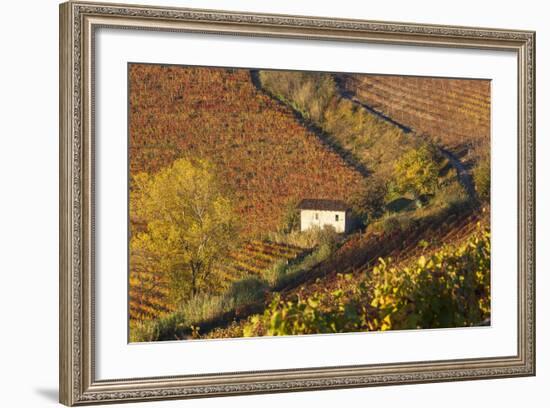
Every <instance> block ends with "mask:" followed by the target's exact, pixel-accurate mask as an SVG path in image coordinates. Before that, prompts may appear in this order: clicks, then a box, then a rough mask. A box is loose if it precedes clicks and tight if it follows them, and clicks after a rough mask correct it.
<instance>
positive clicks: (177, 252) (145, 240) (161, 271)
mask: <svg viewBox="0 0 550 408" xmlns="http://www.w3.org/2000/svg"><path fill="white" fill-rule="evenodd" d="M130 216H131V218H132V221H133V224H135V225H136V227H135V228H133V229H132V237H131V240H130V249H131V253H132V255H135V256H136V257H140V262H141V263H143V262H145V263H148V268H147V269H149V270H154V271H155V273H156V274H157V275H158V276H162V277H164V278H165V279H166V281H168V282H169V287H170V290H171V293H170V295H169V296H170V298H171V299H172V300H173V301H174V302H179V301H181V300H183V299H185V298H189V297H194V296H196V295H197V294H198V293H200V292H203V291H205V290H206V288H213V287H214V286H215V285H214V283H215V281H216V279H217V277H216V276H214V275H215V274H213V271H214V270H215V266H216V265H218V264H219V263H220V262H222V261H223V259H224V257H225V256H226V255H227V254H228V252H229V250H230V249H231V247H232V243H233V242H234V241H235V236H236V223H235V217H234V214H233V208H232V204H231V201H230V199H229V198H228V195H227V194H226V192H225V191H224V189H223V187H222V185H221V184H220V183H219V182H218V180H217V179H216V174H215V170H214V168H213V166H212V164H211V163H209V162H207V161H205V160H199V159H196V160H187V159H179V160H176V161H175V162H174V163H173V164H172V165H171V166H169V167H167V168H165V169H163V170H161V171H160V172H159V173H157V174H155V175H152V176H151V175H148V174H146V173H140V174H138V175H136V176H135V177H134V178H133V180H132V192H131V195H130Z"/></svg>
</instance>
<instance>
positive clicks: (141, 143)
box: [129, 64, 363, 236]
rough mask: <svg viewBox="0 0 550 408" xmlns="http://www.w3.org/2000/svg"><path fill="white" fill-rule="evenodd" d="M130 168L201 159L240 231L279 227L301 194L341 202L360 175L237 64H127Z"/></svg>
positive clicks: (358, 182)
mask: <svg viewBox="0 0 550 408" xmlns="http://www.w3.org/2000/svg"><path fill="white" fill-rule="evenodd" d="M129 82H130V84H129V89H130V107H131V109H130V113H129V133H130V135H129V137H130V143H129V145H130V171H131V174H134V175H135V174H136V173H138V172H141V171H144V172H148V173H153V172H155V171H157V170H159V169H161V168H163V167H165V166H167V165H169V164H170V163H171V162H172V161H173V160H175V159H176V158H179V157H201V158H206V159H208V160H210V161H212V162H213V163H215V164H216V165H217V166H218V169H219V178H220V180H223V181H224V182H225V183H226V184H227V187H228V189H229V190H231V191H232V192H233V193H234V199H235V202H236V207H237V212H238V215H239V218H240V219H241V220H242V231H243V233H244V234H245V235H248V236H252V235H255V234H258V233H264V232H266V231H272V230H275V229H277V227H278V226H279V225H280V222H281V218H282V216H283V213H284V210H285V208H286V207H287V206H288V204H289V203H290V202H292V201H298V200H300V199H302V198H306V197H307V198H332V199H343V200H346V199H348V198H349V197H350V195H351V194H353V192H354V191H356V189H357V188H359V186H360V185H361V182H362V179H363V178H362V176H361V174H360V173H359V172H358V171H356V170H355V169H354V168H353V167H352V166H350V165H349V164H348V163H346V161H345V160H344V159H343V158H342V157H341V156H340V155H339V154H337V153H335V152H334V151H333V150H332V149H331V148H329V147H327V145H326V144H325V143H323V141H322V140H321V139H319V138H318V137H317V136H316V135H315V133H314V132H312V131H310V130H308V129H306V128H305V127H304V126H302V125H301V124H300V123H299V122H298V121H297V120H296V118H295V116H294V113H293V112H292V110H291V109H289V108H287V107H285V106H283V105H281V104H280V103H278V102H277V101H275V100H273V99H271V98H269V97H268V96H267V95H265V94H263V93H262V92H259V91H258V90H257V89H256V88H255V87H254V85H253V83H252V82H251V78H250V72H249V71H248V70H239V69H221V68H194V67H182V66H165V65H147V64H131V65H130V67H129Z"/></svg>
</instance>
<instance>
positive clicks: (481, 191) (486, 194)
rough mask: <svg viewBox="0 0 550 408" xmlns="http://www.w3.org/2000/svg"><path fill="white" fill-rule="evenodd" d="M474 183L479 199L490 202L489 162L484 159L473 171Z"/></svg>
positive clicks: (487, 158) (487, 159)
mask: <svg viewBox="0 0 550 408" xmlns="http://www.w3.org/2000/svg"><path fill="white" fill-rule="evenodd" d="M474 183H475V188H476V191H477V194H478V196H479V198H480V199H482V200H484V201H490V198H491V160H490V158H489V157H485V158H483V159H482V160H480V162H479V163H478V164H477V166H476V167H475V169H474Z"/></svg>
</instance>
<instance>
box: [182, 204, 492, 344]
mask: <svg viewBox="0 0 550 408" xmlns="http://www.w3.org/2000/svg"><path fill="white" fill-rule="evenodd" d="M489 218H490V217H489V215H488V212H486V211H485V212H482V213H478V212H458V213H451V214H447V215H445V216H441V217H436V218H433V219H429V220H428V219H425V220H423V221H422V222H421V223H418V224H416V225H415V226H413V227H412V228H410V229H408V230H406V231H403V230H397V231H391V232H383V231H381V232H377V231H370V232H367V233H366V234H355V235H353V236H351V237H350V239H348V240H347V241H346V242H345V243H344V244H343V245H342V246H341V247H340V248H339V249H338V250H337V251H336V252H334V253H333V254H332V256H331V257H330V258H329V259H327V260H326V261H324V262H322V263H320V264H319V265H317V266H316V267H314V268H312V269H311V270H310V271H309V272H308V273H307V274H305V275H301V276H299V277H298V279H295V280H293V281H290V282H288V283H287V285H286V286H285V287H282V288H280V291H279V293H280V298H281V299H282V300H283V301H292V300H293V299H296V298H298V299H307V298H308V297H311V296H315V295H316V294H319V293H329V294H330V293H334V291H339V290H344V291H346V292H352V293H355V292H356V291H357V290H358V288H359V286H360V283H361V282H364V280H365V277H369V276H371V274H372V271H373V268H374V267H375V266H376V265H377V264H378V263H379V260H380V259H382V258H383V259H386V260H388V261H389V260H391V264H392V267H397V268H399V267H406V266H407V265H410V264H411V263H415V262H416V261H417V260H418V259H419V258H420V257H425V258H429V257H430V256H432V255H433V254H434V253H437V252H438V251H440V250H441V248H444V247H446V246H460V245H463V244H464V243H465V242H467V241H468V240H470V239H471V238H472V237H473V236H476V235H477V234H478V231H479V229H480V227H483V228H488V227H489ZM343 276H346V279H345V281H344V282H343V281H342V277H343ZM369 279H370V278H367V281H369ZM276 296H279V295H277V294H276ZM272 299H273V294H269V295H267V296H266V298H265V300H263V302H261V305H255V306H254V307H249V308H247V309H243V312H241V313H237V314H235V315H234V316H232V317H233V321H232V322H231V320H227V321H226V322H227V323H228V324H227V323H226V325H227V327H223V326H224V325H222V324H219V323H218V328H216V329H214V330H212V331H210V332H205V333H203V337H204V338H219V337H220V338H221V337H224V338H225V337H240V336H242V335H243V328H245V327H246V326H247V325H249V324H250V321H251V318H252V317H251V316H252V315H257V314H258V313H262V312H263V311H264V309H265V308H268V307H269V305H270V304H272ZM180 335H183V334H180Z"/></svg>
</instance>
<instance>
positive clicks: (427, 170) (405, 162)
mask: <svg viewBox="0 0 550 408" xmlns="http://www.w3.org/2000/svg"><path fill="white" fill-rule="evenodd" d="M436 156H437V155H436V152H435V149H434V148H433V147H432V146H429V145H427V144H424V145H422V146H420V147H419V148H416V149H410V150H409V151H408V152H406V153H404V154H403V156H401V158H400V159H399V160H398V161H397V163H396V164H395V167H394V177H395V183H396V187H397V189H398V190H399V191H400V192H401V193H411V194H412V195H413V196H414V198H415V199H416V198H418V197H419V196H420V195H422V194H430V193H433V192H434V191H435V190H436V189H437V176H438V172H439V168H438V164H437V157H436Z"/></svg>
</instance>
